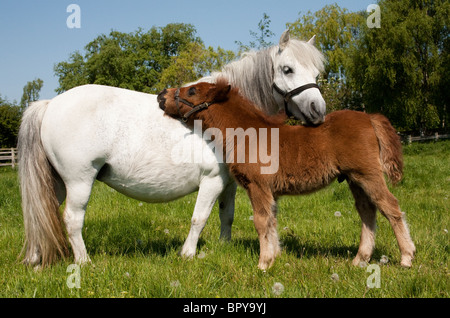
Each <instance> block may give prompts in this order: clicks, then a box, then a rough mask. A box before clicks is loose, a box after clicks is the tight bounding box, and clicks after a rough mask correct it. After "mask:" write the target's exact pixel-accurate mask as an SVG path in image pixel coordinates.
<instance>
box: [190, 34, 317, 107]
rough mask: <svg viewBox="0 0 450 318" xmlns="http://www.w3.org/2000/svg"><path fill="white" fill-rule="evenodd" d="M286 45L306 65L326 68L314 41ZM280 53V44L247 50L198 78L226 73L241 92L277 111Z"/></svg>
mask: <svg viewBox="0 0 450 318" xmlns="http://www.w3.org/2000/svg"><path fill="white" fill-rule="evenodd" d="M285 49H290V50H292V52H293V55H294V56H295V58H296V59H297V60H298V62H299V63H300V64H302V65H303V66H305V67H306V68H308V69H312V68H316V69H317V70H319V72H322V71H323V70H324V61H325V58H324V56H323V54H322V53H321V52H320V51H319V50H318V49H316V48H315V47H314V46H313V45H310V44H308V43H307V42H304V41H299V40H296V39H290V40H289V42H288V44H287V46H286V48H285ZM278 53H279V47H278V45H276V46H272V47H270V48H268V49H265V50H261V51H250V52H246V53H244V54H242V56H241V58H240V59H239V60H237V61H234V62H232V63H229V64H227V65H225V66H224V67H223V69H222V71H221V72H213V73H212V74H211V75H210V76H208V77H204V78H202V79H200V80H198V81H197V82H202V81H208V82H215V81H216V79H217V78H219V77H225V78H226V79H227V80H228V81H229V82H230V84H231V85H233V86H237V87H239V90H240V92H241V94H242V95H244V96H245V97H246V98H248V99H249V100H251V101H253V102H254V103H255V104H256V106H258V108H260V109H261V110H262V111H264V112H265V113H267V114H275V113H277V112H278V110H279V105H278V104H277V102H276V101H275V98H274V97H273V94H272V83H273V77H274V67H273V63H274V62H273V61H274V60H275V58H276V56H277V55H278Z"/></svg>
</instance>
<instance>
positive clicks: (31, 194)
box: [17, 100, 68, 266]
mask: <svg viewBox="0 0 450 318" xmlns="http://www.w3.org/2000/svg"><path fill="white" fill-rule="evenodd" d="M49 102H50V101H48V100H42V101H38V102H35V103H33V104H31V105H30V106H29V107H28V109H27V110H26V111H25V112H24V115H23V117H22V123H21V125H20V130H19V136H18V145H17V148H18V156H19V178H20V190H21V194H22V210H23V218H24V226H25V244H24V246H23V249H22V253H21V255H23V253H24V252H25V257H24V260H23V262H24V263H26V264H32V265H35V264H38V263H41V264H42V266H45V265H49V264H51V263H53V262H55V261H56V260H57V259H58V258H59V257H64V256H66V255H67V253H68V248H67V246H68V245H67V239H66V236H65V234H64V230H63V223H62V218H61V215H60V212H59V202H58V199H57V197H56V193H55V178H54V174H55V173H56V171H55V170H54V169H53V167H52V166H51V164H50V162H49V161H48V159H47V155H46V154H45V152H44V148H43V145H42V141H41V123H42V118H43V116H44V114H45V111H46V110H47V106H48V103H49Z"/></svg>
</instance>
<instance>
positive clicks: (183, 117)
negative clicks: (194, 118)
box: [175, 88, 214, 123]
mask: <svg viewBox="0 0 450 318" xmlns="http://www.w3.org/2000/svg"><path fill="white" fill-rule="evenodd" d="M180 102H181V103H183V104H185V105H186V106H189V107H191V108H192V109H191V110H190V111H188V112H187V113H186V114H184V115H182V114H181V111H180V104H179V103H180ZM175 104H176V105H177V110H178V114H179V115H180V117H181V120H182V121H183V122H184V123H185V122H187V121H188V119H189V117H190V116H191V115H192V114H194V113H196V112H199V111H202V110H204V109H206V108H208V107H209V106H211V105H212V104H214V102H210V103H208V102H204V103H201V104H199V105H194V104H192V103H191V102H190V101H187V100H185V99H183V98H180V89H179V88H178V89H177V91H176V92H175Z"/></svg>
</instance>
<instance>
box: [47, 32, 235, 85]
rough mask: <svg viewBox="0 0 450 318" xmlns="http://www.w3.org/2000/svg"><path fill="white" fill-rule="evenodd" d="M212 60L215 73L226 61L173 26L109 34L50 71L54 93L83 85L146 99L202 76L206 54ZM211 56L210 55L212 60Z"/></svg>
mask: <svg viewBox="0 0 450 318" xmlns="http://www.w3.org/2000/svg"><path fill="white" fill-rule="evenodd" d="M211 51H212V52H214V53H217V54H216V58H217V59H216V61H214V62H212V63H211V64H210V65H211V67H216V66H218V65H220V64H221V63H222V61H221V60H219V59H221V58H225V60H226V59H227V58H228V57H229V55H227V54H222V53H221V52H222V50H221V49H220V48H219V49H218V51H217V52H215V51H214V50H213V49H205V47H204V44H203V42H202V41H201V39H200V38H199V37H197V36H196V30H195V28H194V27H193V26H192V25H190V24H183V23H173V24H168V25H166V26H165V27H162V28H157V27H152V28H151V29H150V30H148V31H147V32H145V31H144V30H142V29H139V30H137V31H135V32H132V33H122V32H118V31H111V32H110V34H109V35H104V34H103V35H100V36H98V37H97V38H95V39H94V40H93V41H91V42H90V43H88V44H87V45H86V47H85V54H84V55H82V54H81V53H79V52H75V53H73V54H72V55H71V56H70V58H69V61H67V62H60V63H58V64H57V65H55V68H54V70H55V74H56V75H57V76H58V78H59V87H58V88H57V90H56V91H57V92H58V93H62V92H64V91H66V90H68V89H70V88H72V87H75V86H78V85H83V84H88V83H91V84H103V85H110V86H116V87H122V88H127V89H132V90H136V91H141V92H147V93H156V92H158V91H159V89H160V87H161V85H162V83H163V84H164V85H165V86H164V87H166V86H175V85H180V83H183V82H185V81H192V80H194V79H197V78H198V77H200V76H203V75H204V74H205V73H206V72H207V71H212V70H213V69H208V70H206V69H204V68H202V67H201V64H202V62H203V60H204V59H206V56H208V54H207V53H208V52H211ZM213 55H214V54H209V56H210V57H211V56H213Z"/></svg>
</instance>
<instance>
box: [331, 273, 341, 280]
mask: <svg viewBox="0 0 450 318" xmlns="http://www.w3.org/2000/svg"><path fill="white" fill-rule="evenodd" d="M331 280H332V281H334V282H338V281H339V275H338V274H336V273H333V274H332V275H331Z"/></svg>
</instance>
